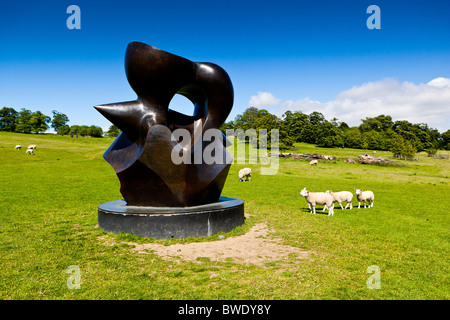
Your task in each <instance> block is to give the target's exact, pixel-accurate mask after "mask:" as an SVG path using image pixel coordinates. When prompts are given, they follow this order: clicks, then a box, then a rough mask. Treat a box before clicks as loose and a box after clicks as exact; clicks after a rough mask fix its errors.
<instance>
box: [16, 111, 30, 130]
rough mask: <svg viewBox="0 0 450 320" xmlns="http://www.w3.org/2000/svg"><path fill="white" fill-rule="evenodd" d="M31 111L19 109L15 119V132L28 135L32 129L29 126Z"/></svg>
mask: <svg viewBox="0 0 450 320" xmlns="http://www.w3.org/2000/svg"><path fill="white" fill-rule="evenodd" d="M30 120H31V111H30V110H27V109H25V108H22V109H20V111H19V113H18V115H17V118H16V123H15V124H16V126H15V127H16V132H21V133H30V132H31V130H32V128H31V124H30Z"/></svg>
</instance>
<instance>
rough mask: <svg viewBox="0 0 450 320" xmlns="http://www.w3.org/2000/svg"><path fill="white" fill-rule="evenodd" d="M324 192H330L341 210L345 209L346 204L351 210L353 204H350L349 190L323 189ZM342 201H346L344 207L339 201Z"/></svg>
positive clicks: (350, 195) (351, 196)
mask: <svg viewBox="0 0 450 320" xmlns="http://www.w3.org/2000/svg"><path fill="white" fill-rule="evenodd" d="M325 193H328V194H331V195H332V196H333V198H334V200H335V201H337V202H338V203H339V205H340V206H341V209H342V210H344V209H347V207H348V206H350V210H352V208H353V205H352V199H353V193H351V192H350V191H340V192H333V191H331V190H327V191H325ZM344 201H347V205H346V206H345V208H343V207H342V204H341V202H344Z"/></svg>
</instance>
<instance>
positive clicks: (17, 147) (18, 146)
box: [14, 144, 22, 150]
mask: <svg viewBox="0 0 450 320" xmlns="http://www.w3.org/2000/svg"><path fill="white" fill-rule="evenodd" d="M20 149H22V146H21V145H20V144H18V145H17V146H16V147H15V148H14V150H20Z"/></svg>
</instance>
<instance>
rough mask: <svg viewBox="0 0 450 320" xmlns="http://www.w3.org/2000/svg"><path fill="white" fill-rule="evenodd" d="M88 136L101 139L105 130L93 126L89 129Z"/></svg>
mask: <svg viewBox="0 0 450 320" xmlns="http://www.w3.org/2000/svg"><path fill="white" fill-rule="evenodd" d="M88 135H89V136H91V137H94V138H101V137H102V136H103V130H102V128H100V127H98V126H94V125H92V126H90V127H89V129H88Z"/></svg>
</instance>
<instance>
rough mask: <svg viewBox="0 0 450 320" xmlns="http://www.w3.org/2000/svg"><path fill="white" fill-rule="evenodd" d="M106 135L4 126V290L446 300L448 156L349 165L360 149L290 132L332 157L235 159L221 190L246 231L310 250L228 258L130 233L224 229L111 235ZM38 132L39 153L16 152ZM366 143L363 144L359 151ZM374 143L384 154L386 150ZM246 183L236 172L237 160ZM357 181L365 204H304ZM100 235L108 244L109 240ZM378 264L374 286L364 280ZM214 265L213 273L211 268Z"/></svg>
mask: <svg viewBox="0 0 450 320" xmlns="http://www.w3.org/2000/svg"><path fill="white" fill-rule="evenodd" d="M111 142H112V139H107V138H102V139H95V138H70V137H60V136H53V135H26V134H14V133H4V132H1V133H0V191H1V201H0V252H1V268H0V299H449V298H450V290H449V288H450V283H449V274H450V269H449V259H448V257H449V227H450V224H449V221H450V220H449V214H448V210H449V209H448V208H449V207H450V197H449V194H450V192H449V191H450V188H449V181H450V161H449V160H448V159H432V158H427V157H426V155H425V154H420V160H419V161H404V160H403V161H402V160H395V163H396V164H398V165H395V166H376V165H361V164H346V163H344V162H343V159H344V158H346V157H353V158H356V156H357V155H358V154H362V153H365V152H366V151H363V150H354V149H353V150H352V149H345V150H342V149H321V148H317V147H315V146H312V145H307V144H296V145H295V150H294V152H297V153H302V152H320V153H322V154H329V155H335V156H337V159H336V161H329V162H320V163H319V165H318V166H317V167H309V166H308V161H306V160H293V159H283V158H282V159H280V167H279V170H278V173H277V174H276V175H261V165H260V164H259V163H258V164H252V165H248V164H246V165H245V164H233V165H232V167H231V169H230V172H229V176H228V179H227V182H226V185H225V188H224V190H223V193H222V194H223V195H224V196H229V197H238V198H241V199H243V200H245V211H246V213H248V214H249V215H250V217H249V218H247V219H246V223H245V225H244V226H242V227H239V228H237V229H236V230H234V231H232V232H230V233H227V234H225V236H226V237H234V236H239V235H242V234H244V233H246V232H247V231H248V230H249V229H250V228H251V227H252V226H254V225H255V224H257V223H265V224H266V225H267V226H268V227H269V229H270V230H271V233H270V235H269V237H273V238H275V237H277V238H280V239H281V243H282V244H285V245H290V246H293V247H297V248H300V249H302V250H305V251H307V252H309V258H308V259H303V260H300V261H297V260H296V259H294V258H292V259H286V260H285V261H270V262H268V263H266V264H265V265H262V266H257V265H252V264H241V263H237V262H234V261H232V259H229V261H226V262H217V261H213V260H210V259H207V258H205V259H198V261H197V262H188V261H184V260H182V259H178V260H176V261H170V260H164V259H162V258H161V257H160V256H158V255H156V254H154V253H150V254H141V253H137V252H134V251H131V249H132V248H133V245H130V244H128V243H127V242H130V241H133V242H137V243H147V242H155V243H161V244H164V245H170V244H172V243H186V242H196V241H220V240H218V237H217V235H213V236H211V237H208V238H203V239H184V240H170V241H169V240H155V239H148V238H140V237H137V236H132V235H127V234H121V235H112V234H107V233H106V232H104V231H103V230H101V229H100V228H99V227H98V225H97V207H98V205H99V204H101V203H104V202H108V201H113V200H117V199H121V198H122V197H121V194H120V192H119V180H118V178H117V177H116V175H115V173H114V171H113V169H112V168H111V167H110V166H109V164H108V163H107V162H106V161H105V160H103V158H102V154H103V152H104V151H105V150H106V148H107V147H108V146H109V145H110V144H111ZM31 143H34V144H37V146H38V148H37V150H36V151H35V155H34V156H30V155H27V154H25V150H24V149H22V150H21V151H17V150H14V146H15V145H16V144H21V145H22V146H25V148H26V146H27V145H28V144H31ZM367 152H370V153H371V151H367ZM377 155H381V156H383V157H387V158H389V157H390V155H389V154H388V153H385V152H377ZM247 166H249V167H251V168H252V169H253V181H252V182H245V183H240V182H239V180H238V177H237V173H238V171H239V169H241V168H243V167H247ZM304 187H307V189H308V190H310V191H325V190H327V189H332V190H334V191H340V190H349V191H353V188H363V189H366V190H372V191H373V192H374V193H375V205H374V208H373V209H359V210H358V209H357V202H356V199H355V198H354V201H353V206H354V208H353V210H341V209H340V208H339V206H338V205H337V207H335V215H334V216H332V217H330V216H328V215H327V214H323V213H322V212H321V209H319V210H318V213H317V214H316V215H313V214H311V213H309V211H308V208H307V203H306V201H305V199H304V198H303V197H301V196H300V195H299V192H300V190H301V189H303V188H304ZM105 237H107V238H108V239H111V240H112V241H113V242H114V243H115V244H114V245H105V242H104V241H102V240H101V239H104V238H105ZM72 265H76V266H78V267H79V270H80V275H81V289H79V290H77V289H69V288H68V287H67V280H68V278H69V276H70V275H69V274H68V273H66V269H67V268H68V267H69V266H72ZM372 265H376V266H378V267H379V268H380V271H381V274H380V280H381V288H380V289H369V288H368V287H367V285H366V281H367V279H368V278H369V277H370V276H371V274H369V273H367V268H368V267H369V266H372ZM212 274H213V275H214V276H213V277H212V276H211V275H212Z"/></svg>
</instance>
